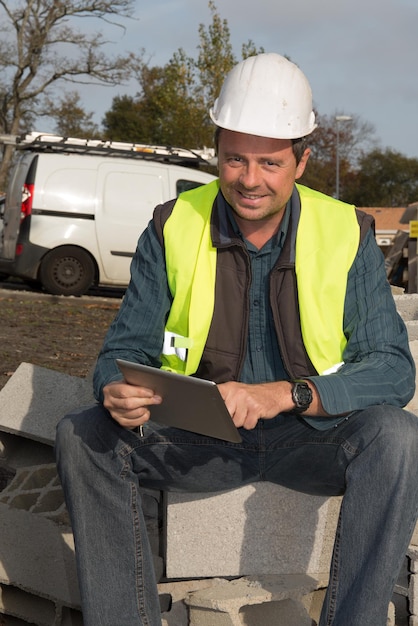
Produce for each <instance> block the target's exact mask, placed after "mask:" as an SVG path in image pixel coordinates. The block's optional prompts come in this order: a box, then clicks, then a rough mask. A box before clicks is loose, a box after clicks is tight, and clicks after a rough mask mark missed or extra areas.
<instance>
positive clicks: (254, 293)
mask: <svg viewBox="0 0 418 626" xmlns="http://www.w3.org/2000/svg"><path fill="white" fill-rule="evenodd" d="M211 118H212V120H213V121H214V123H215V125H216V127H217V131H216V141H217V149H218V161H219V182H214V183H210V184H209V185H206V186H204V187H200V188H199V189H197V190H193V191H191V192H187V193H186V194H184V195H183V196H181V197H180V198H179V200H178V201H174V200H173V201H172V202H169V203H167V204H165V205H162V206H159V207H157V209H156V210H155V213H154V218H153V220H152V222H151V223H150V225H149V227H148V228H147V230H146V231H145V232H144V233H143V234H142V236H141V238H140V240H139V244H138V248H137V251H136V254H135V257H134V259H133V262H132V268H131V272H132V277H131V282H130V285H129V288H128V290H127V292H126V295H125V298H124V300H123V303H122V306H121V308H120V311H119V313H118V315H117V316H116V319H115V320H114V322H113V324H112V325H111V327H110V329H109V332H108V334H107V336H106V339H105V342H104V346H103V349H102V351H101V353H100V355H99V359H98V363H97V367H96V371H95V391H96V395H97V399H98V404H97V406H95V407H91V408H89V409H87V410H84V411H82V412H78V413H76V414H72V415H69V416H67V417H66V418H64V419H63V420H62V421H61V422H60V424H59V427H58V432H57V443H56V448H57V461H58V467H59V472H60V476H61V480H62V484H63V488H64V492H65V496H66V501H67V505H68V509H69V512H70V515H71V521H72V525H73V530H74V536H75V541H76V554H77V564H78V573H79V581H80V591H81V596H82V608H83V617H84V623H85V625H86V626H93V625H95V626H97V625H99V624H100V625H101V626H103V625H109V626H115V624H118V626H134V625H138V626H139V625H141V626H145V625H147V626H157V625H159V624H160V612H159V605H158V596H157V592H156V583H155V578H154V574H153V568H152V555H151V551H150V548H149V543H148V540H147V534H146V529H145V524H144V517H143V515H142V512H141V500H140V495H139V488H140V487H148V488H151V489H157V490H170V489H171V490H190V491H201V492H203V491H216V490H223V489H233V488H236V487H238V486H241V485H243V484H248V483H249V482H252V481H256V480H266V481H271V482H276V483H279V484H281V485H285V486H287V487H290V488H292V489H296V490H300V491H303V492H306V493H310V494H315V495H325V496H330V495H340V494H344V498H343V504H342V508H341V516H340V522H339V526H338V530H337V534H336V540H335V550H334V555H333V559H332V565H331V572H330V581H329V587H328V592H327V595H326V599H325V602H324V606H323V610H322V616H321V621H320V625H321V626H330V625H332V626H383V625H384V624H386V616H387V610H388V603H389V601H390V598H391V595H392V591H393V587H394V584H395V580H396V577H397V574H398V570H399V568H400V565H401V562H402V560H403V558H404V555H405V552H406V549H407V547H408V543H409V540H410V537H411V534H412V531H413V528H414V524H415V521H416V516H417V503H418V480H417V475H416V459H417V458H418V422H417V419H416V417H415V416H413V415H411V414H410V413H408V412H406V411H404V410H403V409H402V408H401V407H402V406H404V405H405V404H406V403H407V402H408V401H409V400H410V398H411V397H412V395H413V392H414V384H415V382H414V381H415V371H414V364H413V360H412V358H411V354H410V352H409V349H408V340H407V334H406V329H405V326H404V324H403V323H402V320H401V319H400V317H399V316H398V314H397V312H396V309H395V305H394V301H393V298H392V296H391V290H390V286H389V284H388V283H387V280H386V274H385V269H384V262H383V258H382V255H381V253H380V251H379V249H378V247H377V245H376V243H375V239H374V236H373V231H372V228H371V224H370V221H369V219H368V218H367V216H365V215H364V214H361V213H359V212H356V210H355V209H354V207H352V206H349V205H346V204H344V203H342V202H338V201H336V200H333V199H332V198H329V197H327V196H324V195H322V194H319V193H317V192H314V191H312V190H310V189H308V188H306V187H303V186H300V185H295V180H296V179H298V178H299V177H300V176H301V175H302V174H303V172H304V169H305V167H306V163H307V161H308V158H309V154H310V152H309V148H308V147H307V146H306V139H305V137H306V136H308V135H309V134H310V133H311V132H312V131H313V130H314V128H315V116H314V114H313V112H312V96H311V91H310V87H309V84H308V82H307V80H306V78H305V76H304V75H303V74H302V72H301V71H300V70H299V68H297V67H296V66H295V65H294V64H292V63H290V62H289V61H287V60H286V59H284V58H283V57H281V56H279V55H276V54H261V55H258V56H255V57H251V58H249V59H247V60H246V61H244V62H242V63H240V64H238V65H237V66H236V67H235V68H233V70H232V71H231V72H230V74H229V75H228V76H227V78H226V80H225V83H224V85H223V88H222V90H221V93H220V96H219V98H218V100H217V101H216V103H215V105H214V107H213V109H212V110H211ZM178 338H180V343H181V342H182V341H183V345H184V339H185V338H186V339H187V341H188V344H187V345H188V346H189V348H188V350H187V351H186V350H183V351H179V350H176V342H177V341H178ZM116 358H124V359H128V360H132V361H137V362H140V363H145V364H147V365H152V366H154V367H161V366H163V367H166V368H170V369H173V370H176V371H178V372H183V373H185V374H195V375H197V376H200V377H203V378H208V379H213V380H214V381H215V382H216V383H218V385H219V390H220V393H221V395H222V396H223V398H224V400H225V403H226V405H227V407H228V409H229V412H230V414H231V416H232V419H233V421H234V423H235V424H236V426H237V427H239V428H240V433H241V435H242V443H240V444H231V443H226V442H221V441H219V440H216V439H211V438H209V437H204V436H202V435H195V434H193V433H189V432H186V431H183V430H178V429H173V428H169V427H164V426H161V425H158V424H156V423H153V422H152V421H149V416H150V408H151V407H152V405H155V404H159V403H161V401H162V399H161V398H160V397H159V396H157V395H156V394H154V392H153V390H152V389H147V388H141V387H136V386H134V385H127V384H126V383H125V382H124V380H123V379H122V376H121V374H120V372H119V370H118V367H117V365H116V364H115V359H116ZM185 400H187V399H185ZM196 558H199V556H198V555H196Z"/></svg>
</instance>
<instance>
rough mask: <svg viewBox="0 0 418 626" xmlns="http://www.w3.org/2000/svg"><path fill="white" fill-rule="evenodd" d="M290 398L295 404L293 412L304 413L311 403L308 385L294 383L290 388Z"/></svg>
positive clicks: (310, 392)
mask: <svg viewBox="0 0 418 626" xmlns="http://www.w3.org/2000/svg"><path fill="white" fill-rule="evenodd" d="M292 398H293V402H294V403H295V409H294V410H296V411H297V412H299V413H301V412H302V411H306V409H308V408H309V406H310V404H311V402H312V391H311V389H310V387H309V385H308V383H305V382H298V381H295V382H294V383H293V388H292Z"/></svg>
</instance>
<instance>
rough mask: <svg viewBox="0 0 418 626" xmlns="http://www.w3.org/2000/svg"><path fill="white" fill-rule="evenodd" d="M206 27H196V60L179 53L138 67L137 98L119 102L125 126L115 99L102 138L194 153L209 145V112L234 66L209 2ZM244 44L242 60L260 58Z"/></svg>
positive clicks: (224, 28) (222, 24) (223, 26)
mask: <svg viewBox="0 0 418 626" xmlns="http://www.w3.org/2000/svg"><path fill="white" fill-rule="evenodd" d="M209 10H210V12H211V15H212V21H211V23H210V25H209V26H208V27H206V26H205V25H204V24H200V26H199V45H198V51H199V52H198V56H197V59H194V58H192V57H188V56H187V55H186V53H185V52H184V50H182V49H179V50H178V51H177V52H175V53H174V55H173V56H172V58H171V59H170V61H169V62H168V63H167V64H166V65H165V66H163V67H150V66H148V65H147V64H146V63H138V66H137V71H136V77H137V81H138V84H139V87H140V89H139V92H138V94H137V96H136V97H135V98H128V99H124V105H125V107H126V109H125V110H126V112H129V118H128V123H127V124H124V123H123V121H121V120H120V119H118V116H119V115H120V114H121V108H120V106H121V98H115V99H114V100H113V103H112V107H111V109H110V110H109V111H108V112H106V114H105V116H104V119H103V127H104V132H105V136H106V137H107V138H108V139H112V140H119V141H135V142H138V143H149V144H156V145H176V146H182V147H185V148H191V149H197V148H203V147H208V146H212V145H213V124H212V123H211V121H210V119H209V115H208V111H209V108H210V107H211V106H212V104H213V102H214V100H215V98H216V97H217V95H218V93H219V91H220V88H221V84H222V82H223V79H224V77H225V74H226V73H227V72H228V71H229V70H230V69H231V68H232V67H233V66H234V65H235V63H236V62H237V60H236V58H235V57H234V55H233V52H232V46H231V42H230V31H229V27H228V23H227V21H226V20H222V19H221V17H220V15H219V13H218V11H217V9H216V6H215V3H214V2H213V1H212V0H210V2H209ZM262 51H263V50H262V49H259V50H257V49H256V47H255V45H254V43H253V42H252V41H249V42H248V43H247V44H244V45H243V47H242V52H243V57H246V56H248V55H250V54H257V53H258V52H262Z"/></svg>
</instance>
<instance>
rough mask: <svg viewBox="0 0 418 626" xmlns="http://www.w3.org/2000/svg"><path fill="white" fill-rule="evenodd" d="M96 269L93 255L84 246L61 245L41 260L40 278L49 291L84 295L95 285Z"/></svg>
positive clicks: (60, 294) (62, 294)
mask: <svg viewBox="0 0 418 626" xmlns="http://www.w3.org/2000/svg"><path fill="white" fill-rule="evenodd" d="M95 275H96V271H95V265H94V261H93V259H92V257H91V256H90V254H89V253H88V252H86V251H85V250H83V249H82V248H77V247H75V246H61V247H60V248H54V250H51V251H50V252H48V253H47V254H46V255H45V256H44V258H43V259H42V262H41V267H40V270H39V279H40V281H41V283H42V286H43V288H44V289H45V291H47V292H48V293H52V294H54V295H57V296H82V295H83V294H85V293H86V291H87V290H88V289H89V288H90V287H91V286H92V285H93V283H94V279H95Z"/></svg>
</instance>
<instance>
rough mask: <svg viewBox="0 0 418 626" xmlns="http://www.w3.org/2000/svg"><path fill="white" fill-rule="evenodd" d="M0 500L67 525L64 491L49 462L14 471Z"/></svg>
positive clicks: (52, 465) (54, 469) (68, 522)
mask: <svg viewBox="0 0 418 626" xmlns="http://www.w3.org/2000/svg"><path fill="white" fill-rule="evenodd" d="M0 503H3V504H7V505H8V506H9V507H11V508H14V509H24V510H25V511H28V512H30V513H35V514H37V515H41V516H43V517H47V518H49V519H51V520H53V521H55V522H57V523H59V524H61V525H65V526H67V527H68V528H69V526H70V521H69V517H68V513H67V509H66V507H65V502H64V494H63V492H62V489H61V485H60V482H59V478H58V474H57V470H56V466H55V464H52V463H51V464H49V465H39V466H35V467H27V468H20V469H19V470H17V472H16V474H15V476H14V478H13V480H12V481H11V483H10V484H9V485H8V486H7V487H6V488H5V489H4V490H3V491H2V492H1V493H0Z"/></svg>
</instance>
